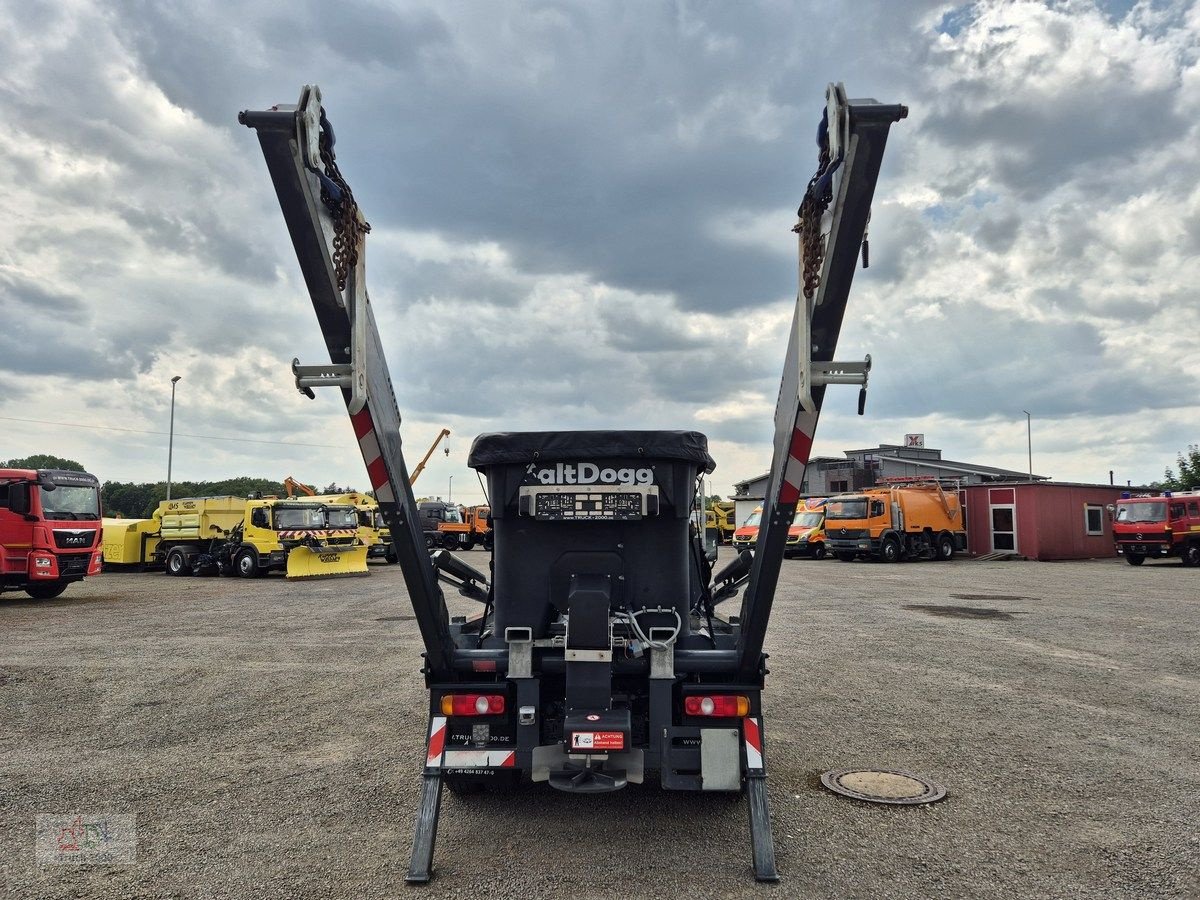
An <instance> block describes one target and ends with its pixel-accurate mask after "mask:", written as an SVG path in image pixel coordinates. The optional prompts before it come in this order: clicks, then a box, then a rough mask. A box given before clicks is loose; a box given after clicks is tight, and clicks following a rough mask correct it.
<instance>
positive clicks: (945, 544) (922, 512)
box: [825, 481, 967, 563]
mask: <svg viewBox="0 0 1200 900" xmlns="http://www.w3.org/2000/svg"><path fill="white" fill-rule="evenodd" d="M825 535H826V540H825V543H826V546H827V547H828V549H829V551H830V552H831V553H833V554H834V555H835V556H836V557H837V558H838V559H840V560H842V561H843V562H852V561H853V560H855V559H857V558H859V557H863V558H868V559H879V560H882V561H883V562H889V563H891V562H899V561H900V560H902V559H935V560H948V559H952V558H953V557H954V554H955V553H956V552H958V551H962V550H966V549H967V533H966V531H965V530H964V527H963V517H962V510H961V509H960V507H959V502H958V494H957V492H955V491H950V492H947V491H945V490H943V489H942V486H941V484H939V483H938V482H936V481H930V482H906V483H902V484H886V485H880V486H878V487H873V488H868V489H866V490H863V491H855V492H853V493H849V494H838V495H837V496H834V497H830V498H829V500H828V502H827V503H826V504H825Z"/></svg>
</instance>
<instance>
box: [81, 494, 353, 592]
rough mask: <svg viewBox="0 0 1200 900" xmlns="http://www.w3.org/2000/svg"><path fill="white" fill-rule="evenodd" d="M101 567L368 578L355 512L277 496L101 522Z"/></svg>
mask: <svg viewBox="0 0 1200 900" xmlns="http://www.w3.org/2000/svg"><path fill="white" fill-rule="evenodd" d="M103 554H104V564H105V566H107V567H119V566H137V567H139V568H142V569H144V568H146V567H147V566H157V565H161V566H163V568H164V569H165V570H166V573H167V574H168V575H193V574H195V575H212V574H216V573H220V574H237V575H240V576H242V577H243V578H254V577H257V576H259V575H262V574H265V573H267V572H271V571H274V570H276V569H284V570H286V572H287V577H288V578H314V577H319V576H323V575H353V574H366V572H367V548H366V545H365V544H363V542H362V541H360V540H359V537H358V511H357V509H356V508H355V507H354V506H352V505H350V504H345V503H323V502H319V501H315V500H312V499H304V500H293V499H279V498H276V497H251V498H249V499H243V498H240V497H186V498H182V499H178V500H165V501H163V502H162V503H160V504H159V507H158V509H156V510H155V511H154V515H153V517H152V518H149V519H105V520H104V538H103Z"/></svg>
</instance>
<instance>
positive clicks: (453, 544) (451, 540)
mask: <svg viewBox="0 0 1200 900" xmlns="http://www.w3.org/2000/svg"><path fill="white" fill-rule="evenodd" d="M442 546H443V547H445V548H446V549H447V550H460V549H462V545H461V544H459V542H458V534H457V533H455V534H444V535H442Z"/></svg>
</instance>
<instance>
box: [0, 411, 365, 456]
mask: <svg viewBox="0 0 1200 900" xmlns="http://www.w3.org/2000/svg"><path fill="white" fill-rule="evenodd" d="M0 419H3V420H5V421H7V422H32V423H34V424H36V425H57V426H59V427H61V428H87V429H92V430H100V431H125V432H129V433H130V434H158V435H162V436H163V437H166V436H167V432H165V431H148V430H146V429H143V428H119V427H117V426H116V425H84V424H81V423H79V422H50V421H47V420H46V419H20V418H17V417H16V416H0ZM175 436H176V437H189V438H199V439H201V440H205V441H232V442H234V443H239V444H275V445H279V446H283V447H323V448H327V449H331V450H341V449H344V446H343V445H342V444H306V443H304V442H303V441H262V440H256V439H255V438H235V437H221V436H220V435H216V434H185V433H184V432H182V431H177V432H175Z"/></svg>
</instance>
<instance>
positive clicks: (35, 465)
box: [0, 453, 87, 472]
mask: <svg viewBox="0 0 1200 900" xmlns="http://www.w3.org/2000/svg"><path fill="white" fill-rule="evenodd" d="M0 468H5V469H64V470H66V471H68V472H86V471H87V469H85V468H84V467H83V466H82V465H80V464H79V463H77V462H75V460H73V459H63V458H62V457H61V456H51V455H50V454H49V453H35V454H33V456H26V457H23V458H21V459H10V460H9V461H8V462H0Z"/></svg>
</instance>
